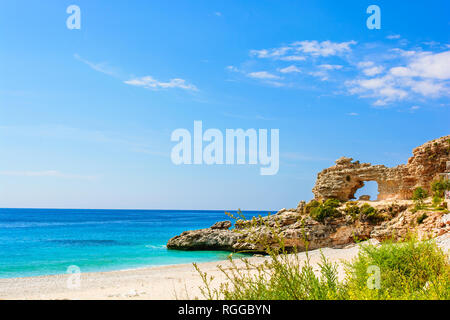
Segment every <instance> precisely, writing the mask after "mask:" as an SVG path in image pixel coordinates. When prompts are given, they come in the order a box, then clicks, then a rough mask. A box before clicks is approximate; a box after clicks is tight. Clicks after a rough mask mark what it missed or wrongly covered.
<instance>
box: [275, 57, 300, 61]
mask: <svg viewBox="0 0 450 320" xmlns="http://www.w3.org/2000/svg"><path fill="white" fill-rule="evenodd" d="M280 60H283V61H304V60H306V57H304V56H285V57H281V58H280Z"/></svg>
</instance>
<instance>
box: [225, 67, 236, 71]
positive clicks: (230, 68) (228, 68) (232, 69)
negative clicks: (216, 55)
mask: <svg viewBox="0 0 450 320" xmlns="http://www.w3.org/2000/svg"><path fill="white" fill-rule="evenodd" d="M225 69H227V70H228V71H232V72H238V71H239V69H238V68H236V67H235V66H227V67H226V68H225Z"/></svg>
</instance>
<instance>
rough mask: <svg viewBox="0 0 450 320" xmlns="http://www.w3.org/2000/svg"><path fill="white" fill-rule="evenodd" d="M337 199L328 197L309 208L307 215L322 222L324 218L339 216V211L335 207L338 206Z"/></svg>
mask: <svg viewBox="0 0 450 320" xmlns="http://www.w3.org/2000/svg"><path fill="white" fill-rule="evenodd" d="M340 204H341V203H340V201H339V200H337V199H328V200H326V201H325V202H324V203H319V205H318V206H316V207H313V208H311V209H310V213H309V215H310V216H311V218H313V219H314V220H316V221H320V222H323V221H324V220H325V218H335V217H338V216H340V212H339V211H338V210H337V209H336V208H337V207H339V206H340Z"/></svg>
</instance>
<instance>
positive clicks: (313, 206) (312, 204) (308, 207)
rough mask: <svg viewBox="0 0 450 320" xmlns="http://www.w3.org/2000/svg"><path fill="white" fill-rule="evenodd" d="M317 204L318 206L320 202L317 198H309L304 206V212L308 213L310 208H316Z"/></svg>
mask: <svg viewBox="0 0 450 320" xmlns="http://www.w3.org/2000/svg"><path fill="white" fill-rule="evenodd" d="M318 206H320V202H319V201H317V200H311V201H310V202H308V203H307V204H306V206H305V213H306V214H309V213H310V212H311V209H313V208H317V207H318Z"/></svg>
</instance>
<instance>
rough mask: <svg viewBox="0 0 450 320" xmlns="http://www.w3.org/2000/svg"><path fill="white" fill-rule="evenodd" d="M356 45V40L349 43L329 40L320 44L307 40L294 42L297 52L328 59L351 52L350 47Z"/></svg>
mask: <svg viewBox="0 0 450 320" xmlns="http://www.w3.org/2000/svg"><path fill="white" fill-rule="evenodd" d="M355 44H356V41H354V40H351V41H347V42H332V41H329V40H327V41H322V42H318V41H317V40H312V41H308V40H306V41H298V42H294V43H293V44H292V45H293V46H295V47H296V50H297V51H300V52H303V53H307V54H311V55H313V56H323V57H327V56H333V55H338V54H341V53H345V52H348V51H351V48H350V46H351V45H355Z"/></svg>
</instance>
